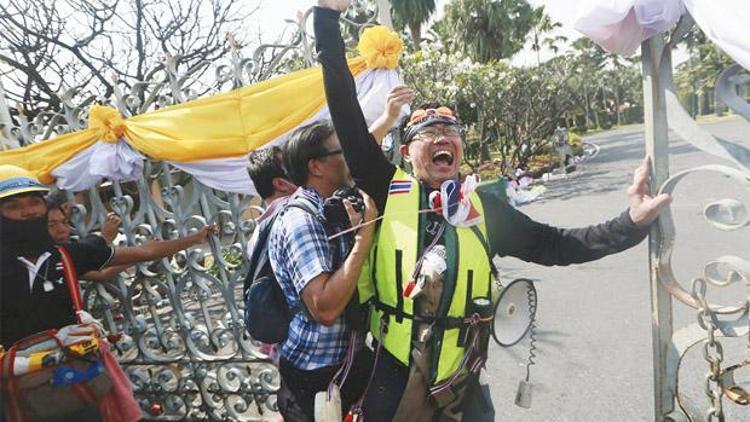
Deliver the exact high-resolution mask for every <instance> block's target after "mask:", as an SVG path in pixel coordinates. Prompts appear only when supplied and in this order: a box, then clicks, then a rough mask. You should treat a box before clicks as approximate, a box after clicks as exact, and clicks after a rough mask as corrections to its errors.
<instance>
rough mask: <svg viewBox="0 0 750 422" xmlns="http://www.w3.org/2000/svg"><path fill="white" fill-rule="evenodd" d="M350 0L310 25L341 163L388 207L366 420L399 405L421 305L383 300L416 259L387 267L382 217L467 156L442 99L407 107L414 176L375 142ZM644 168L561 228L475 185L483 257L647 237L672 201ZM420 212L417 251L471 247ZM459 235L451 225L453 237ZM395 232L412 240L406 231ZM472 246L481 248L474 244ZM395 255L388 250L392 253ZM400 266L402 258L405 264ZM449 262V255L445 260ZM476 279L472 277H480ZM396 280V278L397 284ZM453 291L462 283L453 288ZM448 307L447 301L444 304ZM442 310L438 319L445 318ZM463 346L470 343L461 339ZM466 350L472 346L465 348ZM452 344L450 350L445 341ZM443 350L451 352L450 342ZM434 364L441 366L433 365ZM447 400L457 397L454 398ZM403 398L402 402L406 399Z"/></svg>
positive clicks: (567, 251)
mask: <svg viewBox="0 0 750 422" xmlns="http://www.w3.org/2000/svg"><path fill="white" fill-rule="evenodd" d="M350 3H351V0H319V1H318V7H316V8H315V11H314V17H315V23H314V28H315V36H316V41H317V49H318V53H319V55H318V59H319V61H320V62H321V63H322V65H323V75H324V81H325V89H326V97H327V101H328V106H329V108H330V111H331V118H332V120H333V124H334V127H335V129H336V133H337V134H338V137H339V139H340V141H341V146H342V148H343V150H344V156H345V158H346V161H347V164H348V166H349V168H350V171H351V174H352V176H353V178H354V180H355V181H356V183H357V185H358V186H359V187H360V188H361V189H362V190H364V191H365V192H367V193H368V194H369V195H370V196H371V197H372V198H373V199H374V201H375V203H376V205H377V207H378V209H379V210H380V213H381V214H383V215H384V216H385V219H384V220H383V224H382V226H381V227H380V232H379V233H380V234H379V235H378V237H376V243H375V261H376V263H374V264H373V266H374V267H375V268H374V269H373V275H374V277H373V278H374V280H373V282H374V287H375V288H374V291H375V296H374V300H373V303H374V304H375V306H374V312H373V313H374V314H375V315H376V316H375V318H380V319H381V321H382V324H383V325H384V326H385V328H386V329H385V330H382V329H381V332H380V333H378V332H376V330H377V326H378V324H377V321H376V322H373V323H371V328H372V331H373V335H374V336H375V337H376V339H378V340H379V342H380V343H381V345H382V346H383V349H384V350H382V351H381V357H380V359H379V361H378V362H376V370H375V374H374V379H373V381H372V385H370V387H369V389H368V390H367V396H366V397H365V400H364V406H363V408H364V414H365V418H366V419H367V420H392V419H393V418H394V415H396V414H397V409H398V410H403V409H399V403H400V401H401V397H402V394H403V391H404V389H405V387H406V383H407V379H408V376H409V368H408V365H409V363H411V360H410V359H411V358H412V357H411V356H410V355H409V354H408V353H404V351H403V350H404V347H403V344H404V342H408V341H409V339H408V330H406V331H400V330H402V328H401V326H402V325H403V324H404V321H408V320H409V319H412V320H414V321H416V320H417V319H418V318H419V315H416V316H415V314H416V312H414V313H411V314H410V313H409V312H406V311H405V310H404V309H405V308H404V306H407V305H404V300H403V299H399V300H398V301H397V302H393V303H390V304H389V303H383V302H387V301H388V299H384V297H388V298H392V297H394V296H400V295H399V294H396V295H393V294H392V290H394V289H395V290H396V292H397V293H402V290H401V289H402V288H403V287H404V286H403V285H401V283H403V284H406V283H407V282H409V281H410V280H409V279H404V278H403V277H402V275H404V276H405V277H409V274H410V270H411V269H412V268H414V266H415V265H416V264H418V263H419V261H417V262H416V263H415V262H410V261H406V262H403V263H402V262H401V260H400V259H399V258H402V256H403V255H404V253H401V254H399V252H403V251H402V250H399V249H398V247H397V248H396V255H397V257H396V258H397V259H396V262H397V264H396V265H397V267H398V269H397V270H395V272H394V271H388V270H389V269H388V268H386V265H387V264H379V263H377V262H378V261H379V260H380V257H381V255H382V256H383V257H386V258H388V257H389V255H388V254H389V253H391V252H390V251H385V252H383V251H382V249H384V245H383V244H382V243H387V244H388V246H390V244H392V243H394V242H395V243H398V242H399V240H398V238H399V236H398V235H393V236H390V237H388V238H387V240H388V241H387V242H384V241H383V236H384V234H383V233H384V232H389V231H390V232H394V233H396V231H395V230H393V229H392V228H391V227H388V226H387V224H388V216H389V214H390V212H389V207H388V204H389V203H390V202H389V201H401V200H402V197H403V195H404V194H406V195H408V194H409V192H410V191H411V190H413V189H418V191H419V195H420V197H421V198H422V202H421V206H419V207H418V208H420V209H421V208H425V204H426V200H425V198H428V197H429V196H430V194H431V193H432V192H434V191H436V190H437V191H439V190H440V188H441V186H442V185H443V183H444V182H445V181H449V180H455V179H457V178H458V176H459V174H458V173H459V164H460V163H461V161H462V158H463V146H462V130H461V129H462V127H461V122H460V121H459V119H458V118H457V117H456V116H455V115H454V114H453V112H452V111H451V110H450V109H448V108H446V107H440V106H439V105H428V106H426V107H424V108H420V109H417V110H415V111H414V112H413V113H412V115H411V117H410V118H409V119H408V121H407V124H406V127H405V135H404V139H403V140H402V145H401V147H400V153H401V155H402V156H403V157H404V160H405V161H406V162H409V163H410V165H411V167H412V169H413V179H412V178H411V177H405V176H404V173H403V172H402V171H401V170H399V169H397V168H396V167H395V166H393V165H392V164H391V163H390V162H389V161H388V160H387V159H386V158H385V157H384V156H383V155H382V153H381V151H380V148H379V146H378V145H377V143H376V142H375V141H374V140H373V138H372V136H371V135H370V133H369V132H368V130H367V123H366V122H365V119H364V116H363V114H362V111H361V109H360V106H359V103H358V102H357V97H356V92H355V83H354V79H353V77H352V75H351V73H350V71H349V69H348V67H347V65H346V60H345V49H344V43H343V40H342V38H341V34H340V28H339V14H340V13H341V12H343V11H344V10H346V8H347V7H348V6H349V5H350ZM648 169H649V160H648V158H646V159H645V160H644V162H643V165H642V166H641V167H639V168H638V169H637V170H636V171H635V175H634V180H633V184H632V185H631V186H630V188H629V189H628V197H629V203H630V207H629V208H628V209H627V210H626V211H624V212H623V213H622V214H620V215H619V216H618V217H616V218H614V219H612V220H610V221H608V222H606V223H603V224H599V225H595V226H589V227H585V228H577V229H560V228H555V227H552V226H549V225H546V224H542V223H538V222H536V221H533V220H532V219H530V218H529V217H528V216H526V215H525V214H523V213H521V212H520V211H518V210H516V209H514V208H513V207H511V206H510V205H508V204H507V203H506V202H504V201H502V200H501V199H499V198H497V197H495V196H493V195H488V194H483V193H482V192H478V195H476V197H478V199H472V203H473V204H474V205H476V206H477V208H480V209H481V210H482V211H483V212H482V214H483V215H482V220H483V221H482V224H481V227H483V230H484V231H485V232H486V237H487V239H486V242H483V243H484V244H486V246H487V251H488V255H489V258H492V257H495V256H498V255H499V256H514V257H517V258H520V259H523V260H524V261H529V262H535V263H538V264H542V265H569V264H574V263H582V262H588V261H593V260H596V259H599V258H602V257H604V256H606V255H609V254H613V253H617V252H620V251H623V250H625V249H628V248H630V247H632V246H635V245H636V244H638V243H639V242H640V241H642V240H643V239H644V238H645V237H646V235H647V233H648V227H649V225H650V224H651V223H652V222H653V221H654V220H655V219H656V217H657V216H658V214H659V212H660V211H661V210H662V209H663V208H665V207H666V206H667V205H668V203H669V201H670V198H669V196H667V195H660V196H657V197H651V196H649V195H648ZM394 194H397V195H394ZM475 201H476V203H475ZM402 208H403V207H402ZM393 214H395V213H393ZM420 215H424V217H420V218H419V230H413V231H414V233H415V234H416V235H417V236H419V237H420V240H419V242H418V243H417V245H418V246H417V247H416V249H418V253H417V254H416V256H415V257H419V256H424V251H425V250H426V249H428V248H429V247H430V246H433V245H435V244H442V245H446V246H447V248H448V249H449V250H450V249H451V247H452V246H451V245H453V244H455V245H456V246H455V247H456V249H457V252H456V253H457V254H458V255H459V256H461V257H464V256H469V255H470V254H471V252H467V251H465V250H461V249H462V248H463V249H465V248H466V244H465V243H462V244H461V246H460V247H459V246H458V244H457V241H455V240H448V239H447V234H446V233H451V232H452V233H458V232H459V231H460V229H458V228H450V226H446V224H445V221H444V220H443V217H442V216H440V215H439V214H436V213H424V214H420ZM399 219H401V220H403V217H398V216H395V215H394V217H393V220H394V221H395V220H399ZM399 224H400V226H399V229H400V230H401V236H400V238H409V237H410V236H409V233H408V232H404V227H405V225H404V224H403V223H402V222H399ZM446 227H448V229H446ZM477 231H479V230H477ZM386 235H387V234H386ZM455 237H456V235H455V234H454V235H453V238H455ZM394 239H396V240H394ZM401 242H403V243H405V244H407V245H408V240H403V241H401ZM428 245H429V246H428ZM409 247H411V246H409ZM407 249H408V248H407ZM473 253H475V254H476V253H477V252H476V251H473ZM464 254H466V255H464ZM391 261H392V259H390V260H389V261H388V262H391ZM380 262H382V261H380ZM456 262H457V261H456ZM402 264H403V265H402ZM457 265H458V264H456V266H457ZM490 265H491V264H490ZM401 267H404V268H403V271H402V268H401ZM450 267H451V263H450V262H449V263H448V268H449V269H450ZM379 272H380V273H381V274H380V276H379V275H378V273H379ZM448 273H450V270H449V271H448ZM394 274H395V277H394ZM461 277H462V275H460V274H458V275H456V274H453V282H454V283H458V284H460V283H464V282H465V280H466V278H465V277H464V278H461ZM389 278H394V279H389ZM399 278H401V279H402V280H400V281H401V283H399V280H398V279H399ZM469 280H471V277H469ZM474 280H475V283H476V277H475V278H474ZM394 281H395V282H396V284H397V285H396V286H395V287H394V286H393V284H394ZM469 283H471V281H469ZM455 291H458V289H457V288H456V290H455ZM469 291H471V287H469ZM384 293H385V294H384ZM448 293H450V292H448ZM468 295H469V296H468V301H470V300H471V299H473V298H474V297H475V296H473V295H472V293H471V292H469V293H468ZM444 296H445V299H446V300H447V301H448V302H449V303H451V301H455V300H458V301H462V300H463V298H458V299H454V298H451V297H450V296H449V295H448V294H446V295H444ZM407 300H408V299H407ZM416 302H417V305H416V306H415V308H418V301H416ZM467 303H469V302H467ZM396 304H397V305H398V306H396ZM408 306H411V305H408ZM467 308H468V306H467ZM451 309H453V308H451ZM462 310H463V311H464V312H466V314H465V315H467V316H468V315H469V310H468V309H466V308H462ZM445 312H446V310H444V312H443V313H444V314H445ZM440 318H443V320H442V321H441V320H440ZM434 320H435V321H436V322H438V324H437V325H438V326H439V325H440V324H441V323H442V325H444V326H445V325H449V324H446V323H445V322H444V321H447V316H446V315H442V316H441V315H438V317H437V318H435V319H434ZM457 330H458V329H457ZM448 331H450V330H449V329H448V328H437V329H436V330H435V332H433V334H432V338H433V341H437V342H440V341H441V340H442V339H443V338H444V337H443V336H445V335H447V334H446V333H447V332H448ZM402 332H407V338H406V339H400V340H397V339H393V337H394V336H396V335H397V334H395V333H402ZM412 341H413V340H412ZM454 343H455V342H454ZM459 346H461V344H459ZM440 347H443V348H445V347H448V346H446V344H445V342H444V343H442V346H440V345H439V346H438V348H440ZM463 347H466V345H465V344H464V345H463ZM433 350H435V349H433ZM465 350H466V353H467V354H468V353H469V350H468V348H466V349H465ZM450 353H453V354H455V353H456V352H455V351H450ZM444 354H445V355H446V356H447V355H448V353H447V352H446V353H444ZM436 359H437V360H436V362H439V363H437V364H436V365H434V366H441V365H442V363H440V362H441V361H440V360H439V359H442V357H441V358H436ZM446 365H448V364H446ZM432 369H433V371H438V369H439V368H432ZM457 372H458V371H457ZM442 381H443V380H442V379H441V377H440V376H436V377H434V379H433V382H435V384H439V382H442ZM458 400H460V398H458ZM435 402H436V401H435V400H433V401H432V403H435ZM452 405H455V402H454V403H452ZM459 405H460V402H459ZM401 406H402V407H403V406H404V404H401ZM434 410H435V412H436V414H441V415H444V414H445V409H444V408H441V407H440V406H435V409H434ZM399 414H401V413H400V412H399Z"/></svg>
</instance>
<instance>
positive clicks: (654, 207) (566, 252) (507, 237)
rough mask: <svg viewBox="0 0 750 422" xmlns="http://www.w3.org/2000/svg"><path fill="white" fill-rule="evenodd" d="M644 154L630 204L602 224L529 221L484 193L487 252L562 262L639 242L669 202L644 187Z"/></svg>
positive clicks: (585, 259) (587, 258)
mask: <svg viewBox="0 0 750 422" xmlns="http://www.w3.org/2000/svg"><path fill="white" fill-rule="evenodd" d="M649 165H650V160H649V158H648V157H646V158H645V159H644V160H643V163H641V166H640V167H638V168H637V169H636V170H635V172H634V174H633V183H632V184H631V185H630V187H628V191H627V192H628V202H629V204H630V207H629V208H628V209H627V210H626V211H624V212H623V213H622V214H620V215H619V216H618V217H616V218H614V219H612V220H610V221H607V222H605V223H602V224H598V225H594V226H589V227H584V228H577V229H560V228H556V227H552V226H548V225H546V224H541V223H538V222H536V221H533V220H532V219H531V218H529V217H528V216H526V215H525V214H523V213H522V212H520V211H518V210H516V209H515V208H513V207H511V206H510V205H508V204H507V203H505V202H503V201H500V200H498V199H497V198H495V197H492V196H490V195H484V196H482V202H483V205H484V209H485V210H491V214H488V216H487V229H488V232H489V236H490V244H491V246H492V250H493V253H497V254H499V255H501V256H502V255H510V256H515V257H517V258H520V259H523V260H524V261H529V262H535V263H538V264H542V265H568V264H575V263H581V262H588V261H593V260H596V259H599V258H602V257H604V256H607V255H610V254H613V253H617V252H620V251H623V250H625V249H628V248H630V247H632V246H635V245H637V244H638V243H640V242H641V241H642V240H643V239H644V238H645V237H646V235H647V234H648V232H649V227H650V225H651V223H653V222H654V220H656V218H657V217H658V215H659V213H660V212H661V211H662V210H663V209H664V208H665V207H667V206H668V205H669V203H670V201H671V198H670V196H669V195H666V194H661V195H658V196H655V197H653V196H651V195H649V193H648V168H649Z"/></svg>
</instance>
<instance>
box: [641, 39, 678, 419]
mask: <svg viewBox="0 0 750 422" xmlns="http://www.w3.org/2000/svg"><path fill="white" fill-rule="evenodd" d="M641 60H642V64H643V97H644V98H643V110H644V123H645V137H646V153H647V154H648V155H649V156H650V157H651V192H655V191H656V190H657V189H658V188H659V186H661V184H662V183H664V182H665V181H666V180H667V178H668V177H669V146H668V142H669V138H668V135H669V134H668V125H667V108H666V101H665V89H664V88H665V84H666V83H668V82H667V81H666V80H665V77H669V76H671V75H665V74H663V73H662V72H661V69H668V70H669V72H671V52H670V51H665V43H664V37H663V35H661V34H659V35H656V36H654V37H652V38H651V39H650V40H647V41H646V42H644V43H643V44H642V46H641ZM662 60H665V61H667V62H662ZM661 241H662V238H661V233H660V231H659V228H658V225H656V224H654V225H653V227H652V229H651V233H650V235H649V269H650V274H651V335H652V347H653V364H654V420H655V421H661V420H663V419H664V416H665V415H667V414H669V413H670V412H671V411H672V409H673V407H674V396H673V392H672V391H669V389H668V387H667V385H668V378H667V356H668V352H669V347H670V344H671V337H672V299H671V296H670V295H669V293H668V292H667V291H666V289H665V288H664V286H663V285H662V283H661V282H660V280H659V272H658V265H659V255H658V253H659V249H660V245H661Z"/></svg>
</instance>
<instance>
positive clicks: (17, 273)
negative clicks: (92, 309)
mask: <svg viewBox="0 0 750 422" xmlns="http://www.w3.org/2000/svg"><path fill="white" fill-rule="evenodd" d="M47 191H48V189H47V187H46V186H44V185H42V184H41V183H39V181H38V180H37V179H36V178H35V177H34V176H33V175H32V174H31V173H30V172H28V171H26V170H24V169H22V168H20V167H16V166H12V165H0V346H4V347H5V348H6V349H7V348H8V347H10V346H11V345H13V344H14V343H16V342H18V341H19V340H21V339H23V338H25V337H28V336H29V335H32V334H35V333H38V332H41V331H44V330H48V329H58V328H61V327H63V326H66V325H71V324H76V323H77V322H76V315H75V312H74V308H73V302H72V299H71V295H70V293H69V291H68V286H67V284H66V282H65V279H64V276H63V265H62V258H61V252H60V250H58V249H57V248H55V246H54V242H53V241H52V238H51V237H50V235H49V231H48V228H47V205H46V203H45V201H44V197H43V194H44V193H45V192H47ZM210 233H216V227H215V226H207V227H204V228H203V229H201V230H200V231H198V233H196V234H193V235H191V236H187V237H184V238H180V239H174V240H165V241H159V242H152V243H150V244H147V245H144V246H141V247H137V248H119V249H116V250H115V249H113V248H111V247H110V246H108V245H106V244H104V243H103V242H102V243H101V244H95V243H88V242H79V243H69V244H66V245H65V250H66V251H67V252H68V253H69V255H70V258H71V261H72V262H73V266H74V268H75V272H76V273H77V274H84V273H86V272H88V271H92V270H99V269H101V268H103V267H106V266H108V265H123V264H133V263H136V262H139V261H150V260H153V259H156V258H160V257H164V256H168V255H172V254H174V253H176V252H178V251H180V250H182V249H185V248H187V247H190V246H193V245H197V244H201V243H203V242H205V241H206V239H207V236H208V235H209V234H210ZM87 410H92V411H93V413H94V414H96V413H98V412H97V411H96V409H87ZM66 416H70V418H66V417H65V416H63V417H62V418H63V419H61V420H73V419H78V420H92V419H90V417H92V413H81V414H77V415H66ZM93 417H94V418H96V415H94V416H93Z"/></svg>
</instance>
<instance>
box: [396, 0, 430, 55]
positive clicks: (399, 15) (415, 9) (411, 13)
mask: <svg viewBox="0 0 750 422" xmlns="http://www.w3.org/2000/svg"><path fill="white" fill-rule="evenodd" d="M391 8H392V13H393V18H394V21H395V22H394V23H395V24H396V26H397V27H405V26H406V27H408V28H409V33H410V34H411V39H412V41H413V42H414V47H415V48H417V49H418V48H419V43H420V42H421V41H422V25H424V24H425V23H427V21H428V20H429V19H430V16H432V14H433V13H434V12H435V0H391Z"/></svg>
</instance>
